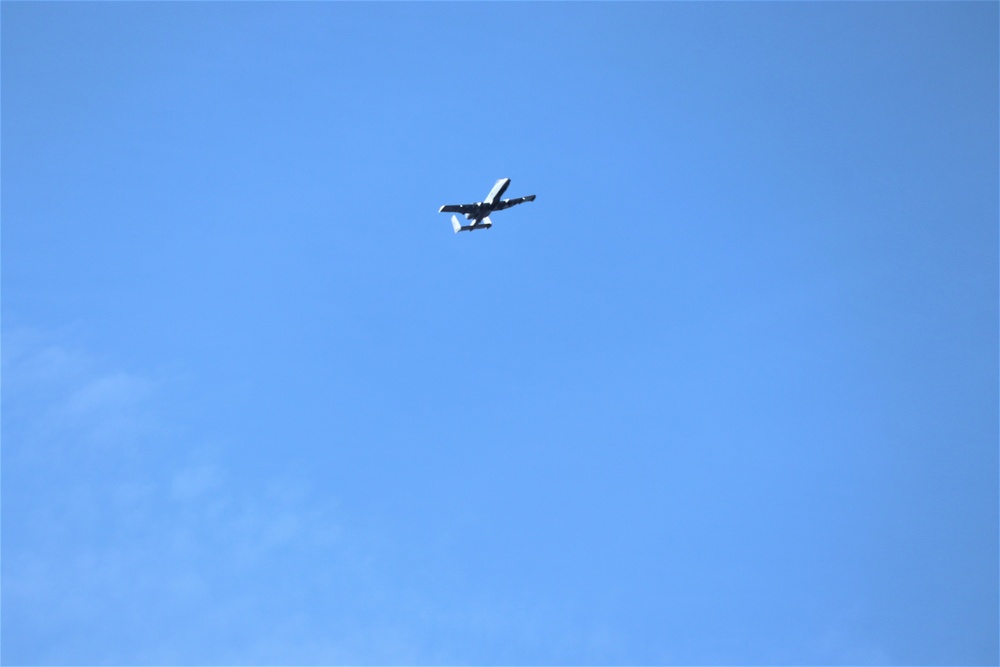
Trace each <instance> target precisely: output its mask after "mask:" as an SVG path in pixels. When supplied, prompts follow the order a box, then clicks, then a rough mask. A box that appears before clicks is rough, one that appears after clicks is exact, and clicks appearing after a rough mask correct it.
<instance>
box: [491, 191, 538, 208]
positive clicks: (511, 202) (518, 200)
mask: <svg viewBox="0 0 1000 667" xmlns="http://www.w3.org/2000/svg"><path fill="white" fill-rule="evenodd" d="M526 201H535V195H528V196H527V197H515V198H514V199H504V200H503V201H498V202H497V203H496V205H495V206H494V207H493V210H495V211H502V210H504V209H505V208H510V207H511V206H517V205H518V204H523V203H524V202H526Z"/></svg>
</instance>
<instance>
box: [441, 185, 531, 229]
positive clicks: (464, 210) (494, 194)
mask: <svg viewBox="0 0 1000 667" xmlns="http://www.w3.org/2000/svg"><path fill="white" fill-rule="evenodd" d="M509 185H510V179H509V178H501V179H500V180H499V181H497V182H496V184H495V185H494V186H493V189H492V190H490V193H489V194H488V195H486V200H485V201H481V202H476V203H475V204H446V205H445V206H442V207H441V210H440V211H438V213H461V214H462V215H464V216H465V219H466V220H471V221H472V224H469V225H463V224H462V223H461V222H459V220H458V217H457V216H454V215H453V216H451V226H452V227H454V228H455V233H456V234H457V233H459V232H473V231H475V230H477V229H489V228H490V227H492V226H493V223H492V222H491V221H490V217H489V216H490V213H492V212H493V211H502V210H504V209H505V208H510V207H511V206H516V205H518V204H523V203H524V202H526V201H535V195H528V196H527V197H516V198H514V199H503V200H501V199H500V197H501V196H502V195H503V193H504V191H506V190H507V187H508V186H509Z"/></svg>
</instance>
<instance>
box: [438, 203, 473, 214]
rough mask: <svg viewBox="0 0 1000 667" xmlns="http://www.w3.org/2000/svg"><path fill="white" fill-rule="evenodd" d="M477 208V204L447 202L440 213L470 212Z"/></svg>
mask: <svg viewBox="0 0 1000 667" xmlns="http://www.w3.org/2000/svg"><path fill="white" fill-rule="evenodd" d="M475 209H476V205H475V204H445V205H444V206H442V207H441V210H440V211H438V213H463V214H464V213H468V212H470V211H474V210H475Z"/></svg>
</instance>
